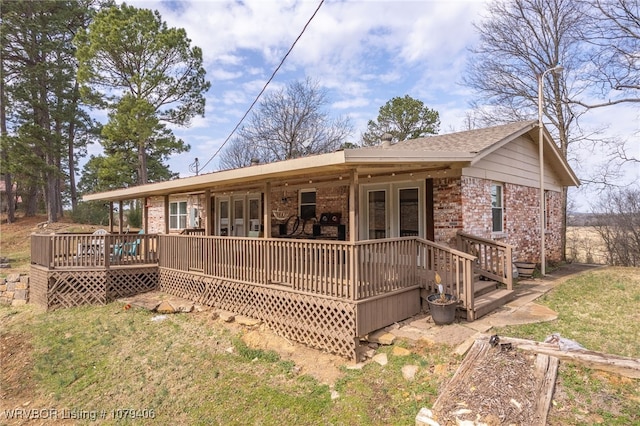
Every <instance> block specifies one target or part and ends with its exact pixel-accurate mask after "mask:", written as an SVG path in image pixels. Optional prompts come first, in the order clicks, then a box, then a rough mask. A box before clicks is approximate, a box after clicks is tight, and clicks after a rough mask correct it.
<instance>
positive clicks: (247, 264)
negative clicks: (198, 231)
mask: <svg viewBox="0 0 640 426" xmlns="http://www.w3.org/2000/svg"><path fill="white" fill-rule="evenodd" d="M160 246H161V247H162V250H161V254H160V259H159V264H160V266H161V267H166V268H170V269H175V270H180V271H187V272H188V271H191V272H198V273H202V274H205V275H211V276H218V277H224V278H228V279H233V280H239V281H245V282H250V283H255V284H268V285H271V284H273V285H281V286H285V287H289V288H291V289H293V290H297V291H302V292H308V293H314V294H322V295H325V296H331V297H337V298H344V299H349V300H362V299H366V298H369V297H373V296H377V295H382V294H385V293H389V292H392V291H396V290H401V289H403V288H409V287H413V286H423V287H430V284H429V279H428V278H429V276H431V277H433V276H434V274H433V272H435V271H437V272H438V273H439V274H440V275H441V277H442V282H443V284H445V287H446V289H447V290H446V291H448V292H451V293H453V294H456V296H458V297H460V298H461V299H462V300H463V302H464V304H465V306H467V304H469V303H471V304H472V303H473V291H471V288H472V287H471V286H472V279H473V274H472V263H473V260H474V259H475V258H474V257H473V256H471V255H468V254H466V253H461V252H458V251H456V250H452V249H449V248H448V247H445V246H441V245H439V244H436V243H433V242H431V241H427V240H423V239H418V238H415V237H403V238H396V239H385V240H372V241H361V242H356V243H354V244H352V243H348V242H338V241H318V240H289V239H279V238H269V239H265V238H240V237H213V236H207V237H200V236H181V235H161V236H160ZM429 271H431V272H432V273H431V274H429ZM431 281H433V280H431Z"/></svg>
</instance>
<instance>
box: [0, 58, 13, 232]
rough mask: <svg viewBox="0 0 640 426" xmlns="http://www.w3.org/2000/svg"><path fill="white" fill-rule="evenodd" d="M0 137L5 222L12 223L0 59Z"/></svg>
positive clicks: (2, 70) (2, 75)
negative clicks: (5, 205) (5, 201)
mask: <svg viewBox="0 0 640 426" xmlns="http://www.w3.org/2000/svg"><path fill="white" fill-rule="evenodd" d="M0 76H1V77H0V137H1V138H2V143H1V145H0V151H1V153H2V154H1V158H0V162H2V164H4V166H3V170H4V187H5V194H6V197H7V223H13V222H15V220H16V215H15V203H14V197H13V179H12V178H11V173H10V172H9V171H8V170H7V164H9V150H8V147H7V145H6V144H7V140H6V138H7V100H6V98H5V94H4V78H5V75H4V62H3V61H2V60H0Z"/></svg>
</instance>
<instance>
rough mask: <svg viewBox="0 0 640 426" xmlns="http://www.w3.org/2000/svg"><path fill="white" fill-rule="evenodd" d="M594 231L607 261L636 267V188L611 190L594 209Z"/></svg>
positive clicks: (639, 225)
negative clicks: (601, 241)
mask: <svg viewBox="0 0 640 426" xmlns="http://www.w3.org/2000/svg"><path fill="white" fill-rule="evenodd" d="M594 213H595V214H596V215H597V218H596V225H594V228H595V230H596V231H597V232H598V234H599V235H600V237H601V238H602V240H603V241H604V244H605V247H606V250H607V262H608V263H609V264H611V265H619V266H640V189H637V188H626V189H622V190H611V191H609V192H608V194H607V196H606V197H602V198H601V201H600V202H599V203H598V204H597V205H596V206H595V207H594Z"/></svg>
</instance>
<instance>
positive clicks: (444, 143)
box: [376, 120, 537, 153]
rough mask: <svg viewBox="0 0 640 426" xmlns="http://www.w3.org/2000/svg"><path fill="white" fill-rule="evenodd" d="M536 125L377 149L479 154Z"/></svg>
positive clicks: (523, 124) (490, 129)
mask: <svg viewBox="0 0 640 426" xmlns="http://www.w3.org/2000/svg"><path fill="white" fill-rule="evenodd" d="M536 123H537V122H536V121H535V120H528V121H517V122H514V123H508V124H503V125H499V126H493V127H487V128H484V129H475V130H467V131H464V132H456V133H448V134H442V135H434V136H426V137H423V138H418V139H410V140H406V141H402V142H398V143H396V144H393V145H390V146H388V147H382V146H378V147H376V148H385V149H394V150H396V149H397V150H404V149H407V150H414V151H447V152H465V153H478V152H482V151H483V150H485V149H487V148H489V147H491V146H493V145H495V144H497V143H499V142H501V141H503V140H505V139H507V138H511V137H513V136H515V135H518V134H522V133H524V132H526V131H529V130H531V128H532V126H535V125H536Z"/></svg>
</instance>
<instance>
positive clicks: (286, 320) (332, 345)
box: [160, 268, 358, 359]
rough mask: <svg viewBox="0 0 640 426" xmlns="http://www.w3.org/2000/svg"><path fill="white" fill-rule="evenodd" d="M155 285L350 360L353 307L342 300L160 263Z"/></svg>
mask: <svg viewBox="0 0 640 426" xmlns="http://www.w3.org/2000/svg"><path fill="white" fill-rule="evenodd" d="M160 290H161V291H164V292H166V293H169V294H172V295H174V296H179V297H184V298H188V299H191V300H194V301H196V302H198V303H202V304H205V305H209V306H214V307H216V308H219V309H224V310H227V311H231V312H234V313H236V314H240V315H246V316H250V317H252V318H257V319H260V320H262V321H264V322H265V323H266V324H267V326H268V327H269V328H270V329H272V330H273V331H275V332H276V333H278V334H280V335H282V336H284V337H286V338H288V339H291V340H295V341H297V342H300V343H303V344H305V345H307V346H310V347H314V348H317V349H321V350H325V351H327V352H331V353H335V354H338V355H342V356H345V357H348V358H352V359H356V358H357V354H358V339H357V336H356V309H355V305H354V304H353V303H350V302H348V301H336V300H332V299H326V298H322V297H320V296H316V295H307V294H299V293H294V292H290V291H287V290H286V289H282V290H280V289H274V288H271V287H261V286H256V285H252V284H248V283H243V282H237V281H231V280H227V279H221V278H216V277H210V276H204V275H200V274H192V273H187V272H181V271H176V270H172V269H165V268H160Z"/></svg>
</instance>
